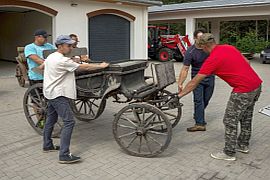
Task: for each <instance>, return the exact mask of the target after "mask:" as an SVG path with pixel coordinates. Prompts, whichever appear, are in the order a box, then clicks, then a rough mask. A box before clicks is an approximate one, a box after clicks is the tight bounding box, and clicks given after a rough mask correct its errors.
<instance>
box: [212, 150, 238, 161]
mask: <svg viewBox="0 0 270 180" xmlns="http://www.w3.org/2000/svg"><path fill="white" fill-rule="evenodd" d="M211 157H212V158H214V159H218V160H225V161H235V160H236V157H234V156H229V155H227V154H225V153H224V152H218V153H212V154H211Z"/></svg>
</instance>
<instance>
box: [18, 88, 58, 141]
mask: <svg viewBox="0 0 270 180" xmlns="http://www.w3.org/2000/svg"><path fill="white" fill-rule="evenodd" d="M42 89H43V85H42V84H35V85H33V86H31V87H29V88H28V90H27V91H26V93H25V94H24V98H23V109H24V113H25V116H26V119H27V121H28V122H29V124H30V125H31V126H32V127H33V129H34V130H35V131H36V132H37V133H38V134H40V135H43V128H44V125H45V121H46V113H47V107H48V102H47V100H46V99H45V97H44V95H43V91H42ZM61 129H62V124H61V123H60V122H59V121H58V122H57V123H56V125H55V127H54V131H53V135H52V136H53V137H59V135H60V133H61Z"/></svg>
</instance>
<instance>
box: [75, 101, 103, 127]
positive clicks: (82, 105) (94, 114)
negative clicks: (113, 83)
mask: <svg viewBox="0 0 270 180" xmlns="http://www.w3.org/2000/svg"><path fill="white" fill-rule="evenodd" d="M70 105H71V109H72V111H73V113H74V115H75V117H76V118H77V119H78V120H80V121H85V122H89V121H92V120H95V119H97V118H98V117H99V116H100V115H101V114H102V113H103V111H104V109H105V107H106V99H91V98H87V97H85V98H79V99H77V100H71V102H70Z"/></svg>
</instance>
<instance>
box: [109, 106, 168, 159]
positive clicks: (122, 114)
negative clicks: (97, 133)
mask: <svg viewBox="0 0 270 180" xmlns="http://www.w3.org/2000/svg"><path fill="white" fill-rule="evenodd" d="M129 111H130V112H129ZM127 112H128V113H131V114H133V117H134V118H133V119H131V118H130V117H127V114H126V113H127ZM157 116H160V117H162V118H163V123H164V124H165V125H166V127H167V128H166V131H165V132H157V131H153V128H154V126H153V125H151V121H152V120H153V119H154V118H156V117H157ZM124 122H126V123H124ZM159 125H160V124H156V125H155V126H159ZM122 129H125V130H124V131H123V132H122ZM113 134H114V138H115V140H116V142H117V143H118V144H119V146H120V147H121V148H122V149H123V150H124V151H125V152H127V153H128V154H130V155H133V156H139V157H154V156H157V155H158V154H160V153H162V152H163V151H164V150H165V149H166V148H167V147H168V146H169V143H170V141H171V136H172V127H171V123H170V122H169V121H168V119H167V117H166V116H165V115H164V114H163V113H162V112H161V111H160V110H159V109H157V108H156V107H154V106H152V105H149V104H130V105H128V106H126V107H124V108H123V109H122V110H121V111H119V113H118V114H117V115H116V117H115V120H114V122H113ZM136 145H137V146H136Z"/></svg>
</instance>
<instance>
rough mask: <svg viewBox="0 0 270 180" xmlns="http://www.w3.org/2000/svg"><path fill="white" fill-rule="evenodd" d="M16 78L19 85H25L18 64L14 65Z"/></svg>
mask: <svg viewBox="0 0 270 180" xmlns="http://www.w3.org/2000/svg"><path fill="white" fill-rule="evenodd" d="M15 76H16V78H17V80H18V83H19V85H20V86H21V87H24V86H25V79H24V77H23V72H22V69H21V67H20V65H19V64H17V65H16V75H15Z"/></svg>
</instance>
